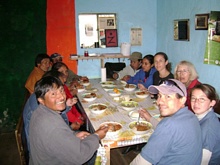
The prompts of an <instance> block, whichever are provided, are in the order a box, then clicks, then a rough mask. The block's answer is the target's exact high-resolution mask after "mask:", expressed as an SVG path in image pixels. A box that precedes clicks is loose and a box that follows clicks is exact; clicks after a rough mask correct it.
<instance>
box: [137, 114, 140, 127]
mask: <svg viewBox="0 0 220 165" xmlns="http://www.w3.org/2000/svg"><path fill="white" fill-rule="evenodd" d="M139 124H140V113H139V116H138V120H137V123H136V125H139Z"/></svg>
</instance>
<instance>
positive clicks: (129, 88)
mask: <svg viewBox="0 0 220 165" xmlns="http://www.w3.org/2000/svg"><path fill="white" fill-rule="evenodd" d="M136 87H137V85H135V84H127V85H126V86H125V87H124V90H126V91H129V92H131V91H134V90H135V89H136Z"/></svg>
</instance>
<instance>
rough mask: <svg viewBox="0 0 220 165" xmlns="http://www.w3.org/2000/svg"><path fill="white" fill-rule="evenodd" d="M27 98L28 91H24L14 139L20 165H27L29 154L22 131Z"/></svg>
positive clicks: (23, 131)
mask: <svg viewBox="0 0 220 165" xmlns="http://www.w3.org/2000/svg"><path fill="white" fill-rule="evenodd" d="M29 96H30V93H29V92H28V90H26V91H25V96H24V103H23V106H22V110H21V115H20V117H19V119H18V123H17V125H16V129H15V138H16V142H17V147H18V154H19V156H20V161H21V165H27V164H28V162H29V152H28V147H27V139H26V135H25V130H24V122H23V109H24V105H25V103H26V101H27V99H28V98H29Z"/></svg>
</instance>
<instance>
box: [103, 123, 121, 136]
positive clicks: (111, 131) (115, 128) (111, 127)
mask: <svg viewBox="0 0 220 165" xmlns="http://www.w3.org/2000/svg"><path fill="white" fill-rule="evenodd" d="M104 125H105V126H108V132H107V133H106V136H115V135H118V133H119V132H120V131H121V129H122V125H121V123H118V122H113V121H112V122H104V123H102V124H101V125H100V127H101V126H104Z"/></svg>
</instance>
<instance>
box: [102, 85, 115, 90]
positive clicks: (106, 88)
mask: <svg viewBox="0 0 220 165" xmlns="http://www.w3.org/2000/svg"><path fill="white" fill-rule="evenodd" d="M115 87H116V86H115V85H109V86H103V89H104V90H105V91H109V90H113V89H114V88H115Z"/></svg>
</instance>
